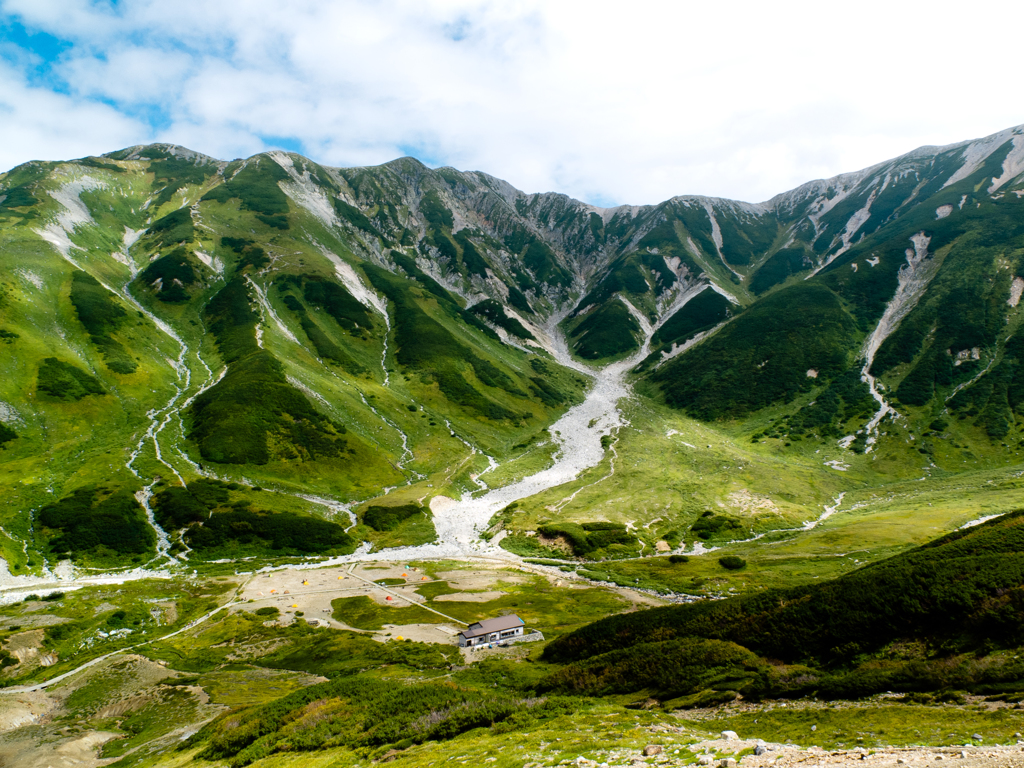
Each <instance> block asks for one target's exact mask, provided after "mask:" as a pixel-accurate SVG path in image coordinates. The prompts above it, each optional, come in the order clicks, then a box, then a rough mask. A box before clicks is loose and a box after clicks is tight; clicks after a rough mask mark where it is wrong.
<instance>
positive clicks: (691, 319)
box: [651, 288, 733, 346]
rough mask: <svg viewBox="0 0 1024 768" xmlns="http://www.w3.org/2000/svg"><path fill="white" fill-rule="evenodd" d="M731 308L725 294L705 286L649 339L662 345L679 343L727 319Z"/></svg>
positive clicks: (730, 303)
mask: <svg viewBox="0 0 1024 768" xmlns="http://www.w3.org/2000/svg"><path fill="white" fill-rule="evenodd" d="M732 309H733V305H732V302H730V301H729V300H728V299H727V298H725V296H723V295H722V294H720V293H718V291H713V290H711V288H705V289H704V290H703V291H701V292H700V293H698V294H697V295H696V296H694V297H693V298H692V299H690V300H689V301H688V302H686V304H684V305H683V306H682V308H681V309H680V310H679V311H678V312H676V313H675V314H674V315H672V317H670V318H669V319H668V320H666V321H665V324H664V325H662V326H661V328H659V329H658V330H657V331H656V332H655V334H654V336H653V338H652V339H651V341H652V342H653V343H654V344H658V345H664V346H668V345H669V344H672V343H673V342H675V343H679V344H681V343H682V342H684V341H686V340H687V339H689V338H691V337H693V336H695V335H697V334H698V333H701V332H702V331H707V330H709V329H711V328H714V327H715V326H716V325H718V324H719V323H720V322H722V321H723V320H726V319H728V318H729V316H730V315H731V314H732Z"/></svg>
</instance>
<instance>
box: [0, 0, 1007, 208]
mask: <svg viewBox="0 0 1024 768" xmlns="http://www.w3.org/2000/svg"><path fill="white" fill-rule="evenodd" d="M1022 24H1024V3H1021V2H1020V1H1019V0H1015V1H1014V2H988V1H986V0H975V1H974V2H972V3H969V4H966V5H963V4H961V5H958V6H952V5H942V4H938V3H934V2H917V1H913V2H911V1H907V0H903V1H901V0H895V1H894V0H886V1H885V2H876V1H875V0H865V1H863V2H859V3H857V4H856V5H854V4H852V3H823V2H820V0H815V1H814V2H794V1H792V0H776V2H774V3H766V2H763V0H762V1H761V2H746V1H742V2H740V1H734V2H729V1H728V0H718V2H714V3H712V2H707V0H701V2H692V1H691V0H674V2H654V1H653V0H633V2H631V3H622V2H615V3H612V2H606V1H605V0H588V2H576V0H500V1H498V2H491V1H489V0H374V1H370V0H339V1H332V0H273V2H271V1H270V0H244V1H239V0H230V1H228V0H175V1H174V2H168V1H167V0H160V1H158V0H101V1H97V2H90V1H89V0H0V169H8V168H12V167H14V166H16V165H18V164H20V163H23V162H26V161H28V160H61V159H71V158H76V157H83V156H86V155H98V154H102V153H104V152H111V151H114V150H116V149H120V148H122V147H126V146H131V145H135V144H143V143H150V142H171V143H175V144H181V145H184V146H186V147H189V148H191V149H194V150H197V151H200V152H204V153H206V154H208V155H212V156H214V157H217V158H221V159H233V158H235V157H247V156H249V155H252V154H255V153H257V152H260V151H263V150H266V149H271V148H277V149H286V150H290V151H295V152H299V153H301V154H304V155H306V156H307V157H309V158H311V159H313V160H315V161H317V162H319V163H322V164H325V165H335V166H354V165H374V164H378V163H383V162H387V161H388V160H391V159H394V158H396V157H400V156H403V155H412V156H414V157H417V158H419V159H420V160H422V161H423V162H425V163H427V164H428V165H430V166H433V167H438V166H442V165H450V166H453V167H455V168H458V169H460V170H481V171H486V172H487V173H490V174H492V175H494V176H497V177H499V178H502V179H505V180H507V181H509V182H510V183H512V184H513V185H514V186H516V187H518V188H519V189H522V190H524V191H526V192H549V191H552V192H563V193H566V194H569V195H572V196H573V197H576V198H578V199H581V200H585V201H587V202H589V203H592V204H594V205H602V206H610V205H619V204H650V203H657V202H660V201H662V200H665V199H667V198H669V197H672V196H674V195H679V194H704V195H713V196H719V197H727V198H732V199H738V200H746V201H749V202H760V201H763V200H766V199H768V198H770V197H771V196H773V195H775V194H777V193H780V192H783V191H785V190H788V189H791V188H793V187H795V186H798V185H799V184H801V183H803V182H805V181H809V180H811V179H817V178H827V177H830V176H834V175H836V174H839V173H843V172H847V171H854V170H858V169H860V168H863V167H866V166H869V165H873V164H874V163H877V162H881V161H883V160H886V159H889V158H891V157H895V156H897V155H900V154H902V153H904V152H908V151H910V150H912V149H914V148H916V147H919V146H922V145H945V144H950V143H954V142H958V141H963V140H966V139H972V138H978V137H981V136H985V135H988V134H990V133H994V132H996V131H999V130H1002V129H1004V128H1009V127H1011V126H1014V125H1018V124H1020V123H1024V99H1022V98H1021V97H1020V78H1019V76H1018V75H1017V68H1018V67H1017V62H1016V59H1017V58H1018V55H1017V54H1015V53H1014V52H1013V51H1014V50H1016V49H1015V47H1014V44H1013V40H1014V39H1016V34H1015V33H1016V30H1018V29H1020V28H1021V26H1022Z"/></svg>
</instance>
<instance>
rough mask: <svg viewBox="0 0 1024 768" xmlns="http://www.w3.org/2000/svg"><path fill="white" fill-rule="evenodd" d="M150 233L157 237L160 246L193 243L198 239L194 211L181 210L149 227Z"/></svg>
mask: <svg viewBox="0 0 1024 768" xmlns="http://www.w3.org/2000/svg"><path fill="white" fill-rule="evenodd" d="M148 231H149V233H150V234H151V235H155V236H156V242H157V244H158V245H178V244H180V243H191V242H192V241H193V240H195V238H196V235H195V233H196V230H195V226H194V225H193V224H192V209H190V208H179V209H178V210H176V211H172V212H171V213H169V214H167V215H166V216H164V217H163V218H160V219H157V220H156V221H154V222H153V223H152V224H150V225H149V230H148Z"/></svg>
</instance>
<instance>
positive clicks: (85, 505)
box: [37, 488, 156, 560]
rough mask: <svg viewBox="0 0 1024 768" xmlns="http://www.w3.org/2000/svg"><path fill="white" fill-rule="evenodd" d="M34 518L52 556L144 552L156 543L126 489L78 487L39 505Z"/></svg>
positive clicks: (77, 557) (135, 502) (144, 518)
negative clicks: (48, 502) (51, 502)
mask: <svg viewBox="0 0 1024 768" xmlns="http://www.w3.org/2000/svg"><path fill="white" fill-rule="evenodd" d="M37 520H38V521H39V524H40V526H41V527H42V531H41V533H42V535H43V536H44V537H45V538H46V540H47V541H46V547H47V550H48V551H49V552H50V554H51V556H55V557H56V556H66V557H70V558H72V559H76V560H77V559H80V558H81V557H83V556H86V555H91V556H94V557H104V556H112V555H113V556H123V555H147V554H151V553H152V552H153V550H154V545H155V543H156V534H155V533H154V532H153V529H152V528H151V527H150V526H149V523H148V522H146V515H145V512H144V511H143V509H142V507H141V506H140V505H139V502H138V501H136V500H135V497H134V496H133V495H132V494H131V493H129V492H128V491H113V490H110V489H107V488H81V489H79V490H77V491H74V492H73V493H72V494H71V495H70V496H66V497H65V498H63V499H61V500H60V501H58V502H57V503H55V504H47V505H46V506H45V507H43V508H42V509H40V510H39V512H38V514H37Z"/></svg>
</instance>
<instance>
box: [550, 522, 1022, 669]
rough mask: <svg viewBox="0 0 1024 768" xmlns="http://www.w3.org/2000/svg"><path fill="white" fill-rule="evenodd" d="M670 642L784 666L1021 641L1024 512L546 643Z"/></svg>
mask: <svg viewBox="0 0 1024 768" xmlns="http://www.w3.org/2000/svg"><path fill="white" fill-rule="evenodd" d="M672 637H704V638H712V639H721V640H729V641H732V642H736V643H739V644H740V645H743V646H745V647H746V648H749V649H750V650H752V651H754V652H756V653H759V654H761V655H763V656H767V657H770V658H776V659H782V660H784V661H789V662H818V663H826V664H829V663H844V662H848V661H849V660H851V659H854V658H856V657H858V656H859V655H861V654H865V653H871V652H874V651H877V650H878V649H880V648H882V647H884V646H885V645H886V644H888V643H890V642H892V641H894V640H896V639H898V638H904V637H914V638H918V639H920V640H924V641H925V642H927V643H929V644H931V645H932V647H934V648H935V649H937V650H944V651H946V652H954V651H960V650H969V649H972V648H976V647H982V646H987V647H1016V646H1018V645H1020V644H1022V643H1024V512H1013V513H1010V514H1007V515H1004V516H1003V517H1001V518H999V519H997V520H994V521H992V522H989V523H987V524H985V525H981V526H977V527H976V528H971V529H967V530H964V531H958V532H956V533H952V534H949V535H947V536H943V537H942V538H940V539H937V540H936V541H934V542H931V543H930V544H927V545H925V546H922V547H918V548H917V549H913V550H911V551H909V552H907V553H905V554H902V555H897V556H896V557H892V558H890V559H888V560H883V561H881V562H879V563H875V564H873V565H871V566H868V567H865V568H861V569H859V570H857V571H854V572H853V573H850V574H847V575H845V576H842V577H840V578H838V579H836V580H834V581H830V582H827V583H824V584H813V585H808V586H801V587H794V588H789V589H770V590H765V591H764V592H762V593H759V594H756V595H750V596H745V597H738V598H731V599H729V600H723V601H719V602H714V603H702V604H692V605H686V606H678V607H669V608H656V609H653V610H651V611H645V612H643V613H642V614H635V615H624V616H616V617H612V618H609V619H605V620H603V621H600V622H597V623H595V624H592V625H590V626H588V627H585V628H584V629H581V630H578V631H577V632H575V633H573V634H572V635H568V636H565V637H562V638H559V639H558V640H556V641H555V642H554V643H552V644H551V645H550V646H549V647H548V649H547V651H546V655H547V657H548V658H549V659H552V660H555V661H570V660H574V659H581V658H587V657H589V656H594V655H597V654H599V653H604V652H607V651H610V650H615V649H618V648H621V647H623V646H629V645H633V644H637V643H644V642H650V641H651V640H652V639H658V638H660V639H669V638H672Z"/></svg>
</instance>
